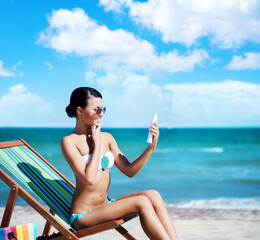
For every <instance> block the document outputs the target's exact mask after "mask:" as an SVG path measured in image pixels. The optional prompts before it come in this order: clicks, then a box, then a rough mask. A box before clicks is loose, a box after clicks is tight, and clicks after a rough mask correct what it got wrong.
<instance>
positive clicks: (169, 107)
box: [95, 73, 260, 127]
mask: <svg viewBox="0 0 260 240" xmlns="http://www.w3.org/2000/svg"><path fill="white" fill-rule="evenodd" d="M95 86H96V87H97V86H98V87H97V88H98V89H100V90H101V92H102V95H103V105H104V106H106V107H107V113H106V115H105V117H104V118H103V120H102V124H103V126H110V127H145V126H147V127H148V125H149V124H150V121H151V118H152V116H153V114H154V113H158V119H159V120H158V122H159V126H161V127H225V126H226V127H227V126H260V111H259V109H260V84H252V83H246V82H238V81H231V80H229V81H224V82H219V83H217V82H213V83H182V84H173V83H172V84H169V85H166V86H159V85H158V84H154V83H152V82H151V80H150V78H149V77H148V76H146V75H137V74H133V73H124V74H122V73H121V74H118V73H117V74H113V73H108V74H107V75H106V76H103V77H98V76H97V77H96V84H95ZM126 122H127V125H126Z"/></svg>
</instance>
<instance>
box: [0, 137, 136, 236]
mask: <svg viewBox="0 0 260 240" xmlns="http://www.w3.org/2000/svg"><path fill="white" fill-rule="evenodd" d="M21 145H26V146H27V147H28V148H29V149H30V150H31V151H33V152H34V153H35V154H36V155H37V156H38V157H39V158H40V159H41V160H42V161H44V162H45V163H46V164H47V165H48V166H49V167H50V168H51V169H52V170H53V171H55V172H56V173H57V174H58V175H59V176H60V177H61V178H63V179H64V181H66V182H67V184H69V185H70V186H71V187H72V188H74V189H75V185H74V184H73V183H72V182H71V181H69V180H68V179H67V178H66V177H65V176H64V175H63V174H62V173H60V172H59V171H58V170H57V169H56V168H54V167H53V166H52V165H51V164H50V163H49V162H48V161H47V160H45V159H44V158H43V157H42V156H41V155H40V154H39V153H37V152H36V151H35V150H34V149H33V148H32V147H31V146H30V145H29V144H28V143H26V142H25V141H24V140H23V139H19V140H15V141H9V142H1V143H0V149H1V148H8V147H14V146H21ZM0 178H1V179H2V181H3V182H5V183H6V184H7V185H8V186H9V187H10V193H9V197H8V200H7V203H6V207H5V211H4V214H3V218H2V222H1V227H8V226H9V224H10V221H11V217H12V214H13V210H14V206H15V201H16V198H17V196H18V195H19V196H20V197H21V198H22V199H24V200H25V201H26V202H27V203H28V204H29V205H30V206H31V207H32V208H33V209H34V210H35V211H36V212H38V213H39V214H40V215H41V216H42V217H43V218H45V219H46V224H45V227H44V230H43V234H42V238H41V239H44V237H46V239H47V238H48V239H50V238H49V235H50V229H51V226H53V227H54V228H55V229H57V230H58V231H59V233H60V235H59V236H56V237H55V236H53V239H55V240H63V239H70V240H78V239H80V238H82V237H85V236H89V235H93V234H96V233H99V232H103V231H106V230H110V229H115V230H117V231H118V232H119V233H120V234H121V235H122V236H123V237H125V238H126V239H128V240H135V239H136V238H135V237H134V236H133V235H131V234H130V233H129V232H128V231H127V230H126V229H125V228H124V227H122V226H121V224H122V223H124V222H125V221H124V219H115V220H112V221H109V222H105V223H102V224H98V225H95V226H92V227H88V228H85V229H82V230H78V231H75V232H73V231H71V230H70V229H68V227H67V226H66V225H64V224H63V223H62V222H61V221H60V220H59V219H57V218H56V217H55V212H54V211H52V210H49V211H48V210H47V209H46V208H45V207H43V206H42V205H41V204H40V203H39V202H38V201H37V200H36V199H35V198H34V197H33V196H31V194H29V193H28V192H27V191H26V190H25V189H24V188H22V187H21V186H20V185H19V184H18V183H17V182H16V181H15V180H13V179H12V178H11V177H10V176H9V175H8V174H7V173H6V172H4V171H3V170H2V169H0Z"/></svg>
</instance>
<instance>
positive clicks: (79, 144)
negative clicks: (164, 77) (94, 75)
mask: <svg viewBox="0 0 260 240" xmlns="http://www.w3.org/2000/svg"><path fill="white" fill-rule="evenodd" d="M66 112H67V114H68V116H69V117H76V126H75V129H74V131H73V133H72V134H71V135H69V136H66V137H64V138H63V139H62V140H61V149H62V152H63V155H64V157H65V158H66V160H67V161H68V163H69V165H70V167H71V168H72V170H73V172H74V174H75V177H76V190H75V193H74V195H73V199H72V203H71V219H70V220H71V225H72V227H73V228H75V229H81V228H85V227H90V226H92V225H96V224H99V223H102V222H106V221H109V220H113V219H119V218H123V217H128V216H131V215H135V214H138V215H139V217H140V221H141V225H142V228H143V230H144V232H145V233H146V235H147V236H148V237H149V238H150V239H163V240H167V239H175V240H176V239H178V237H177V234H176V231H175V229H174V225H173V223H172V221H171V218H170V215H169V213H168V211H167V209H166V207H165V205H164V202H163V200H162V198H161V196H160V194H159V193H158V192H157V191H155V190H148V191H143V192H137V193H132V194H129V195H126V196H123V197H121V198H119V199H117V200H115V201H111V200H109V198H108V196H107V191H108V187H109V184H110V173H109V169H110V168H111V167H112V166H113V164H115V165H116V166H117V168H118V169H119V170H120V171H121V172H122V173H124V174H125V175H127V176H128V177H133V176H135V175H136V174H137V173H138V172H139V171H140V170H141V169H142V167H143V166H144V165H145V163H146V162H147V160H148V158H149V157H150V155H151V154H152V152H153V151H154V149H155V147H156V145H157V141H158V137H159V129H158V126H157V124H155V125H154V126H151V127H150V130H149V131H150V132H151V134H152V135H153V141H152V143H151V144H150V145H149V146H148V148H147V149H146V150H145V151H144V152H143V154H142V155H141V156H140V157H138V158H137V159H136V160H135V161H133V162H132V163H130V162H129V161H128V160H127V158H126V157H125V156H124V154H123V153H122V152H121V151H120V149H119V147H118V145H117V143H116V141H115V139H114V138H113V136H112V135H111V134H109V133H105V132H101V124H100V122H101V118H102V117H103V115H104V113H105V108H104V107H103V106H102V96H101V94H100V93H99V92H98V91H97V90H95V89H93V88H88V87H81V88H77V89H75V90H74V91H73V92H72V94H71V98H70V104H69V106H68V107H67V108H66Z"/></svg>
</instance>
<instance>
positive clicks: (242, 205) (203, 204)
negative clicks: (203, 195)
mask: <svg viewBox="0 0 260 240" xmlns="http://www.w3.org/2000/svg"><path fill="white" fill-rule="evenodd" d="M167 205H168V206H172V207H178V208H200V209H225V210H260V198H216V199H201V200H191V201H187V202H179V203H169V204H167Z"/></svg>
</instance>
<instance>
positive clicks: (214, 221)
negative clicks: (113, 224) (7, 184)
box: [0, 206, 260, 240]
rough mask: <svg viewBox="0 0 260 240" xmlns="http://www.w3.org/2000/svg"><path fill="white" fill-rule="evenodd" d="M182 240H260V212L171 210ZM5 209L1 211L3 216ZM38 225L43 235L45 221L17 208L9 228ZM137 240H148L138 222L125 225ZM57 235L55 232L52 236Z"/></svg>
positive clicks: (107, 235) (92, 239)
mask: <svg viewBox="0 0 260 240" xmlns="http://www.w3.org/2000/svg"><path fill="white" fill-rule="evenodd" d="M168 210H169V212H170V214H171V217H172V219H173V221H174V224H175V227H176V230H177V233H178V235H179V238H180V240H233V239H236V240H242V239H243V240H245V239H251V240H258V239H259V236H260V210H221V209H192V208H188V209H181V208H174V207H168ZM3 211H4V208H0V215H1V216H2V215H3ZM31 222H34V223H37V226H38V227H37V232H38V235H41V233H42V231H43V228H44V224H45V221H44V219H43V218H42V217H41V216H40V215H39V214H38V213H37V212H35V211H34V210H33V209H32V208H31V207H29V206H16V207H15V210H14V213H13V217H12V219H11V223H10V226H14V225H19V224H25V223H31ZM124 227H125V228H126V229H127V230H128V231H129V232H131V233H132V234H133V235H134V236H135V237H136V238H137V239H138V240H145V239H148V238H147V237H146V236H145V234H144V233H143V230H142V228H141V225H140V222H139V218H135V219H133V220H131V221H129V222H127V223H125V224H124ZM53 232H57V231H56V230H55V229H54V228H52V230H51V233H53ZM83 239H89V240H100V239H102V240H106V239H111V240H117V239H118V240H120V239H124V238H123V237H122V236H121V235H120V234H119V233H118V232H117V231H115V230H109V231H106V232H103V233H99V234H95V235H92V236H88V237H85V238H83Z"/></svg>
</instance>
